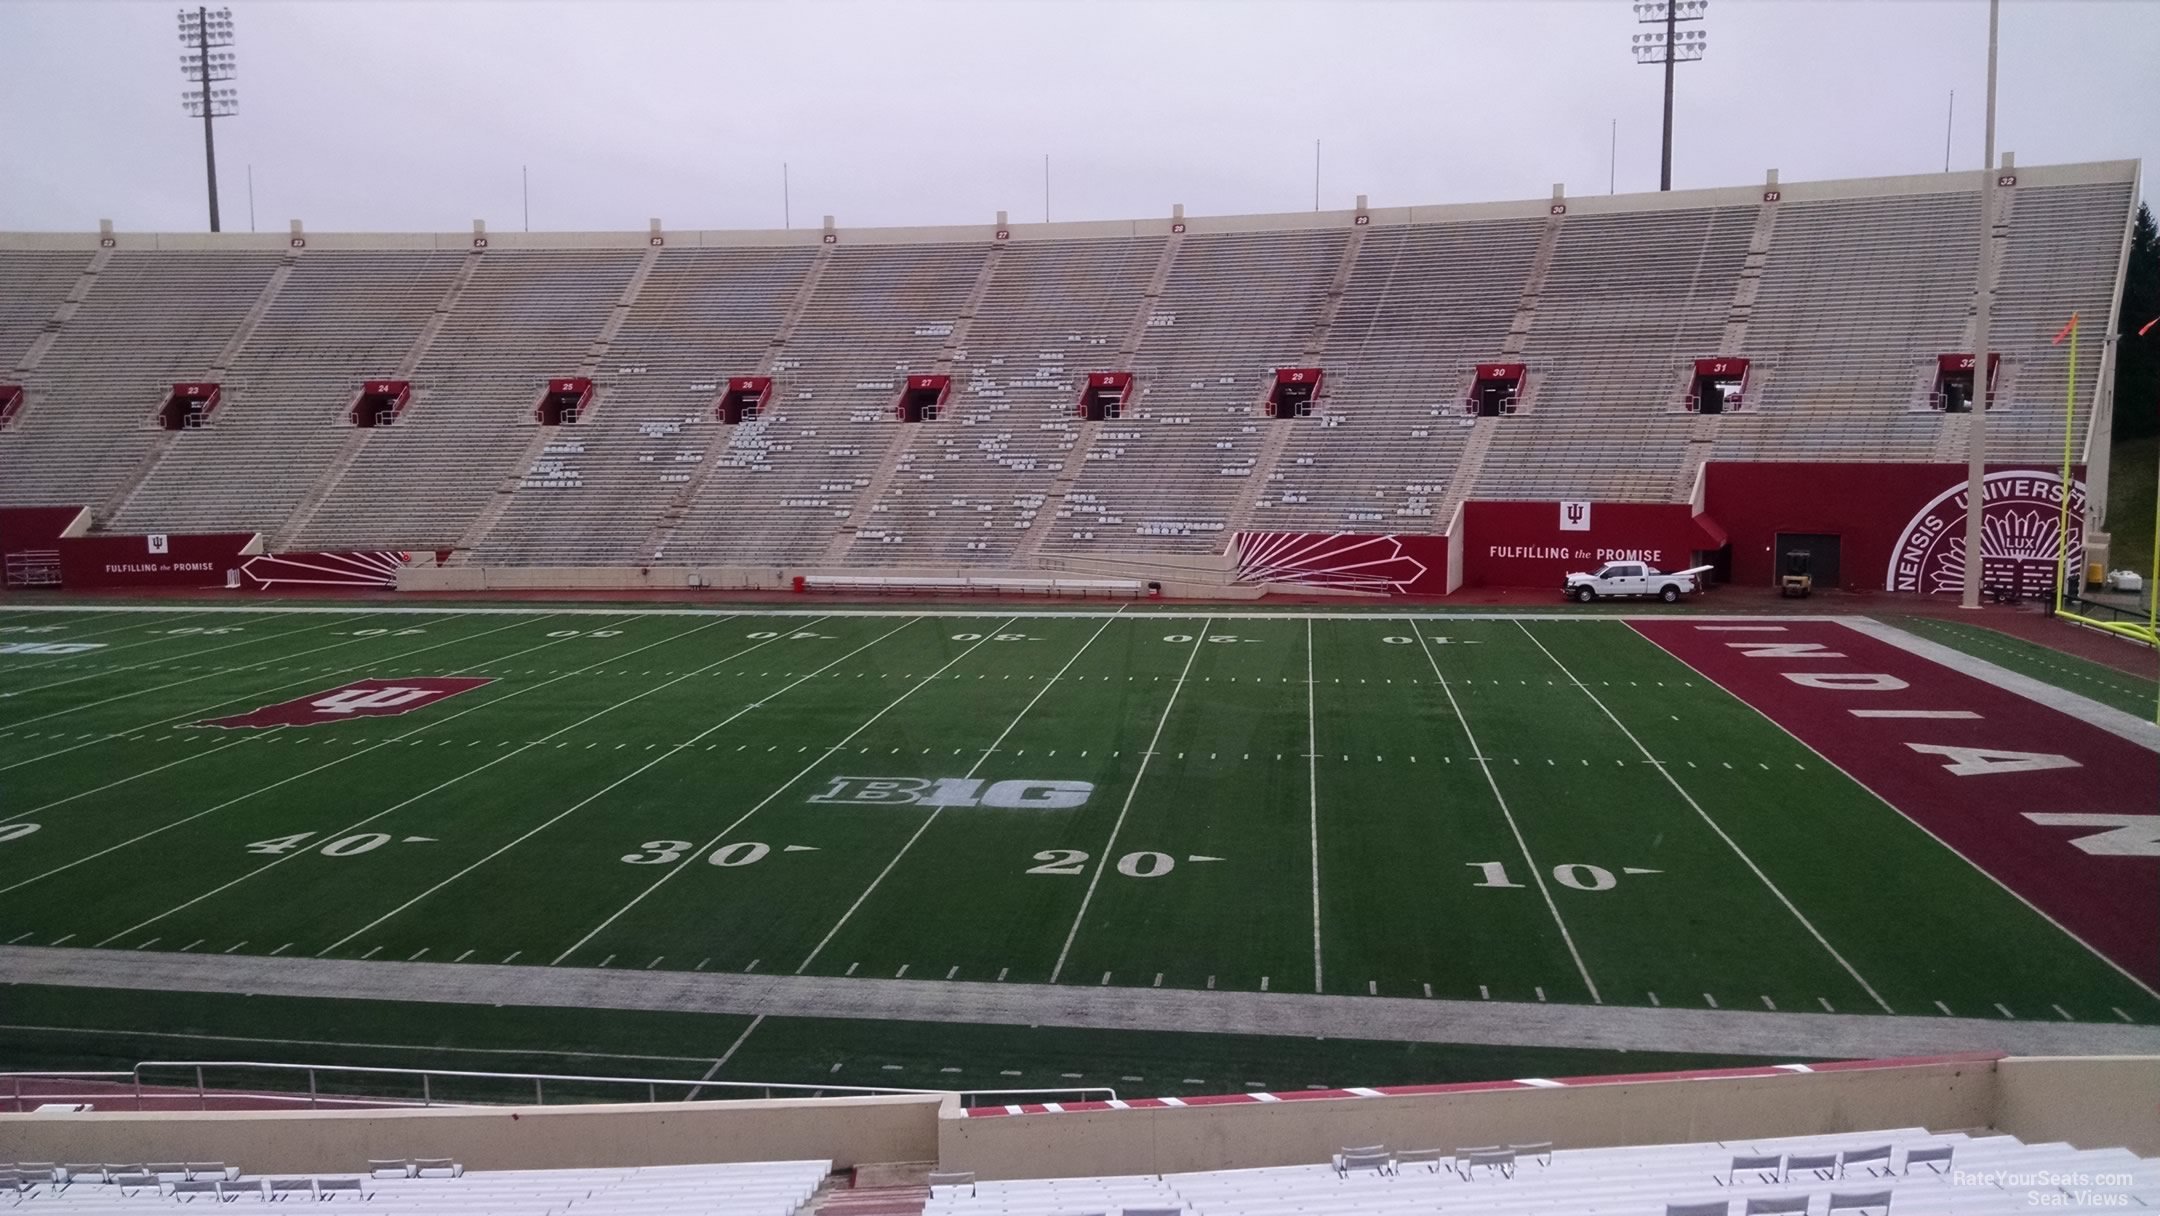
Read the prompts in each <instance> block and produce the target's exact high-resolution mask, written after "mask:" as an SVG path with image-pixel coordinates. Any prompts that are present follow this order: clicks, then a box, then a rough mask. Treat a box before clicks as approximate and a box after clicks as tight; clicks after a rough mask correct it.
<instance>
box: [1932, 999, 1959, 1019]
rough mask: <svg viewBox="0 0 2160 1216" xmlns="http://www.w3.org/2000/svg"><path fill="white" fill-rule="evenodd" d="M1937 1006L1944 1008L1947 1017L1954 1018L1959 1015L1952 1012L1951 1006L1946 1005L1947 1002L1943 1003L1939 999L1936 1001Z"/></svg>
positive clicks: (1944, 1014)
mask: <svg viewBox="0 0 2160 1216" xmlns="http://www.w3.org/2000/svg"><path fill="white" fill-rule="evenodd" d="M1935 1007H1936V1008H1937V1009H1940V1010H1942V1011H1943V1016H1944V1017H1946V1018H1954V1017H1956V1016H1957V1015H1956V1014H1954V1013H1952V1012H1950V1007H1949V1006H1948V1005H1945V1004H1943V1003H1942V1002H1941V1001H1937V1002H1935Z"/></svg>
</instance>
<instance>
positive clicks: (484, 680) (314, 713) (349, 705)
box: [195, 676, 494, 727]
mask: <svg viewBox="0 0 2160 1216" xmlns="http://www.w3.org/2000/svg"><path fill="white" fill-rule="evenodd" d="M492 683H494V681H493V680H492V679H490V678H488V677H485V676H408V677H406V678H404V679H397V680H354V681H353V682H352V683H350V684H340V685H339V686H337V687H336V688H326V689H324V690H323V691H321V692H314V693H309V694H308V695H307V696H304V697H295V698H294V699H292V700H290V701H280V702H278V703H277V704H275V705H265V706H263V707H262V708H261V709H252V710H249V711H248V712H246V713H244V714H237V715H235V716H233V717H230V718H211V719H209V720H208V721H204V722H197V723H196V724H195V725H197V726H223V727H254V726H314V725H316V724H318V723H322V722H349V721H351V720H352V719H354V718H387V717H394V716H396V715H398V714H409V713H411V712H412V711H414V710H416V709H422V708H425V707H426V706H429V705H433V704H435V703H436V702H437V701H440V700H443V699H444V698H446V697H454V696H456V695H458V694H459V693H461V692H467V691H470V690H472V689H475V688H478V687H480V686H481V685H482V684H492Z"/></svg>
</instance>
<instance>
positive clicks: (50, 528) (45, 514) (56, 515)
mask: <svg viewBox="0 0 2160 1216" xmlns="http://www.w3.org/2000/svg"><path fill="white" fill-rule="evenodd" d="M80 514H82V508H81V507H0V554H5V553H20V552H22V551H23V550H25V549H57V548H59V547H60V533H61V532H63V531H65V530H66V529H67V526H68V525H69V524H71V523H74V522H75V517H76V516H77V515H80Z"/></svg>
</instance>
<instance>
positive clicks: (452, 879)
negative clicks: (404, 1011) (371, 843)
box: [315, 618, 907, 957]
mask: <svg viewBox="0 0 2160 1216" xmlns="http://www.w3.org/2000/svg"><path fill="white" fill-rule="evenodd" d="M821 620H823V618H821ZM901 629H907V626H905V624H899V626H894V629H888V631H886V633H879V635H877V637H873V639H870V641H864V644H862V646H858V648H853V650H849V652H847V654H840V657H838V659H834V661H832V663H825V665H823V667H819V670H816V672H808V674H804V676H797V678H795V680H793V683H788V685H784V687H782V689H780V691H773V693H765V695H760V698H758V700H756V702H752V704H745V706H743V708H739V711H734V713H730V715H728V717H724V719H719V721H715V724H713V726H708V728H704V730H700V732H698V734H693V737H691V739H689V741H685V743H674V745H670V747H667V749H665V752H661V754H659V756H654V758H650V760H646V762H644V765H639V767H635V769H631V771H629V773H624V775H620V778H616V780H613V782H607V784H605V786H600V788H598V791H594V793H592V795H585V797H583V799H579V801H575V803H570V806H568V808H566V810H562V812H557V814H553V816H549V819H546V821H544V823H540V825H538V827H531V829H527V832H523V834H521V836H516V838H514V840H510V842H508V845H503V847H499V849H495V851H492V853H488V855H486V857H482V860H477V862H473V864H471V866H464V868H462V870H458V873H454V875H449V877H447V879H443V881H438V883H434V886H432V888H428V890H423V892H419V894H417V896H413V899H408V901H404V903H400V905H397V907H393V909H389V911H384V914H382V916H378V918H374V920H369V922H367V924H361V927H359V929H354V931H352V933H346V935H343V937H339V940H337V942H330V944H328V946H324V948H322V950H315V957H322V955H328V952H330V950H335V948H339V946H343V944H346V942H352V940H354V937H359V935H361V933H367V931H369V929H376V927H380V924H382V922H384V920H391V918H395V916H400V914H402V911H406V909H408V907H413V905H417V903H421V901H423V899H428V896H432V894H434V892H438V890H443V888H447V886H451V883H456V881H458V879H462V877H464V875H471V873H473V870H477V868H482V866H486V864H488V862H492V860H495V857H501V855H503V853H508V851H512V849H516V847H518V845H523V842H527V840H531V838H534V836H538V834H542V832H546V829H549V827H553V825H555V823H559V821H564V819H568V816H572V814H577V812H579V810H583V808H585V806H590V803H594V801H598V799H603V797H607V795H609V793H613V791H616V788H618V786H622V784H624V782H629V780H633V778H637V775H639V773H644V771H648V769H652V767H654V765H659V762H663V760H667V758H672V756H676V754H678V752H689V749H691V747H696V745H698V743H700V741H704V739H706V737H708V734H713V732H715V730H719V728H724V726H728V724H730V721H734V719H739V717H743V715H745V713H750V711H754V708H765V702H769V700H773V698H778V695H784V693H788V691H791V689H795V687H797V685H801V683H804V680H810V678H816V676H819V674H823V672H825V670H829V667H836V665H840V663H845V661H847V659H851V657H855V654H860V652H864V650H868V648H870V646H877V644H879V641H883V639H888V637H892V635H894V633H899V631H901ZM778 639H780V637H767V639H765V641H760V644H758V646H767V644H771V641H778ZM758 646H750V648H745V650H741V652H737V654H728V657H726V659H721V661H717V663H706V665H704V667H700V670H698V672H687V674H683V676H676V678H674V680H667V685H676V683H680V680H687V678H691V676H698V674H702V672H708V670H713V667H719V665H721V663H732V661H734V659H741V657H743V654H747V652H750V650H756V648H758ZM667 685H657V687H652V689H646V691H644V693H637V698H642V695H646V693H652V691H659V689H663V687H667ZM637 698H629V700H637ZM629 700H626V702H622V704H629ZM609 708H616V706H609ZM600 713H607V711H600ZM594 717H598V715H594ZM512 957H516V952H512Z"/></svg>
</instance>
